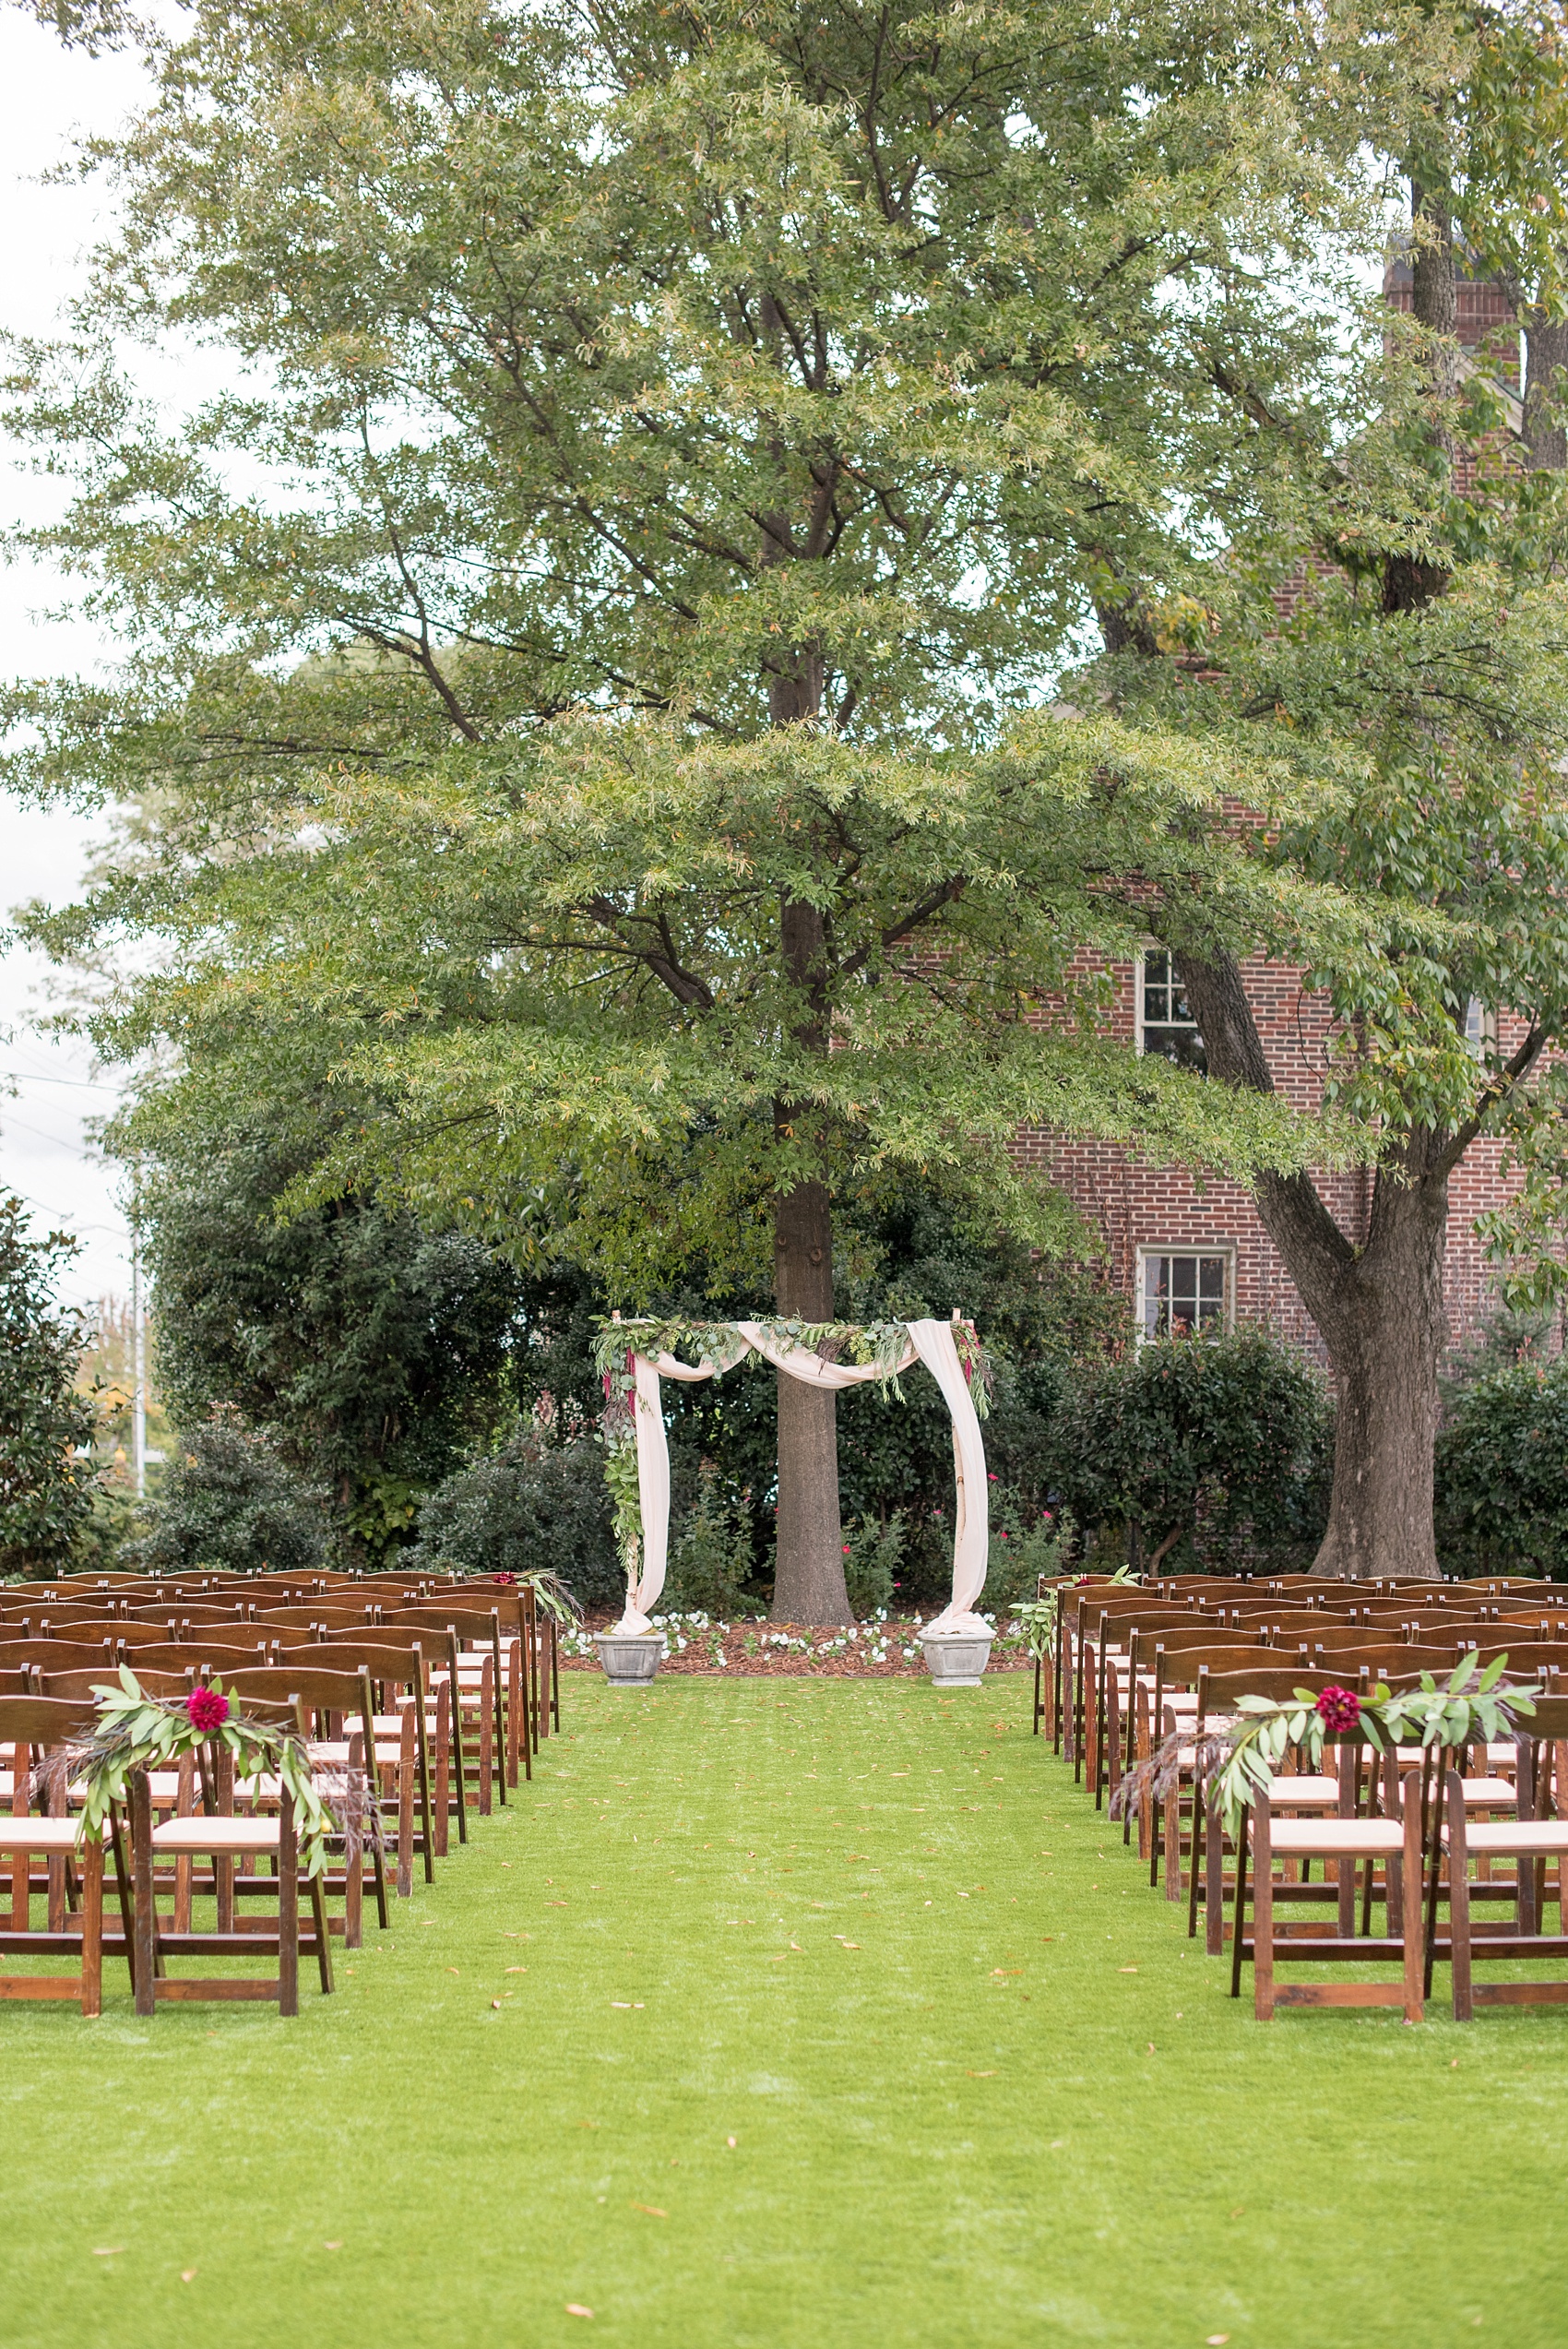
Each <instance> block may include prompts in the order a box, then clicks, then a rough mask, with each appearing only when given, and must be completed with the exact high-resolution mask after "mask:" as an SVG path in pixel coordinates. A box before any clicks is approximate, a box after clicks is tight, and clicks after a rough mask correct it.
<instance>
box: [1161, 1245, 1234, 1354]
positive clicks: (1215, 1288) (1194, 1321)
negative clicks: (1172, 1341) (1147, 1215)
mask: <svg viewBox="0 0 1568 2349" xmlns="http://www.w3.org/2000/svg"><path fill="white" fill-rule="evenodd" d="M1143 1265H1144V1335H1145V1337H1146V1338H1156V1337H1160V1338H1169V1337H1178V1338H1182V1337H1191V1336H1192V1335H1193V1333H1194V1331H1195V1330H1223V1328H1224V1327H1225V1304H1226V1298H1225V1279H1226V1259H1225V1258H1224V1257H1222V1256H1199V1255H1197V1254H1195V1253H1194V1254H1193V1255H1191V1256H1146V1257H1145V1258H1144V1259H1143Z"/></svg>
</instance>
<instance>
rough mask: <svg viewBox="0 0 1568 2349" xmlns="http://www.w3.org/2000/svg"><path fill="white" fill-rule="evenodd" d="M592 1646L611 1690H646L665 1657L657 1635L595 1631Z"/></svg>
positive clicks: (662, 1641) (661, 1636)
mask: <svg viewBox="0 0 1568 2349" xmlns="http://www.w3.org/2000/svg"><path fill="white" fill-rule="evenodd" d="M593 1643H594V1646H595V1647H596V1648H597V1649H598V1650H599V1661H600V1663H601V1664H602V1665H603V1666H604V1676H605V1678H606V1680H608V1681H609V1683H610V1686H611V1687H612V1688H646V1687H647V1685H648V1683H649V1681H650V1680H651V1679H652V1678H653V1675H654V1674H655V1673H656V1672H657V1671H658V1670H659V1663H660V1662H661V1661H662V1659H663V1655H664V1637H663V1634H662V1633H661V1632H659V1631H596V1632H595V1633H594V1635H593Z"/></svg>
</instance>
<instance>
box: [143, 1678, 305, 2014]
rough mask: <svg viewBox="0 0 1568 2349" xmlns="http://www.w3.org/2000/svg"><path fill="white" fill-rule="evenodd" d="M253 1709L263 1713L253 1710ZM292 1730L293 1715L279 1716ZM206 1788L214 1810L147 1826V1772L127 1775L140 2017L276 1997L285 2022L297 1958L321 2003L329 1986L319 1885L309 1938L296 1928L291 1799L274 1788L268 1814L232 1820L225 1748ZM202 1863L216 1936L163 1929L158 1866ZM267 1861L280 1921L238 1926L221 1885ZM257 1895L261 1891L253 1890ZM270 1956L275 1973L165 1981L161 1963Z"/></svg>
mask: <svg viewBox="0 0 1568 2349" xmlns="http://www.w3.org/2000/svg"><path fill="white" fill-rule="evenodd" d="M255 1710H260V1709H259V1708H255ZM280 1717H281V1718H286V1719H288V1720H289V1722H290V1725H291V1726H295V1725H297V1723H295V1722H294V1720H293V1718H292V1716H291V1715H282V1716H280ZM203 1777H204V1781H205V1782H206V1783H209V1784H210V1785H211V1787H212V1789H213V1792H214V1795H215V1799H216V1803H217V1808H216V1810H214V1811H203V1812H199V1813H196V1814H194V1815H191V1816H185V1817H175V1818H166V1819H165V1820H164V1821H163V1822H162V1824H161V1825H160V1826H158V1827H155V1826H154V1825H153V1822H152V1806H151V1802H150V1798H149V1794H148V1783H147V1773H146V1771H131V1772H130V1773H129V1774H128V1779H127V1787H126V1792H127V1795H128V1797H129V1805H130V1813H131V1849H132V1866H133V1869H134V1872H135V1935H136V1965H135V1970H134V1972H135V1981H136V2001H137V2013H138V2014H140V2015H151V2014H154V2013H156V2011H157V2009H158V2005H159V2002H160V2000H180V2001H184V2000H187V1999H202V2000H208V1999H217V2000H230V1999H267V2000H273V1999H276V2001H277V2003H278V2009H279V2013H280V2014H282V2015H288V2016H293V2015H297V2014H298V2013H299V2010H300V1957H301V1954H302V1952H309V1951H312V1950H314V1953H315V1959H316V1965H317V1970H318V1972H319V1974H320V1978H321V1988H322V1993H323V1995H324V1996H326V1995H328V1994H329V1993H330V1992H331V1989H332V1942H331V1934H330V1931H329V1928H328V1924H327V1903H326V1900H325V1897H324V1894H323V1890H322V1884H321V1878H319V1876H315V1877H312V1878H310V1910H311V1917H312V1925H313V1931H312V1932H311V1933H310V1934H309V1935H308V1936H307V1935H305V1934H304V1933H303V1931H302V1919H301V1914H300V1861H299V1839H298V1835H297V1832H296V1830H295V1824H294V1805H293V1798H292V1796H291V1795H290V1794H289V1792H288V1790H287V1788H286V1787H284V1786H282V1785H279V1799H278V1807H277V1810H276V1811H274V1812H270V1813H269V1812H263V1811H252V1812H250V1813H249V1814H247V1815H246V1816H244V1817H241V1816H238V1815H237V1814H236V1813H235V1810H234V1807H233V1803H234V1767H233V1757H232V1754H231V1753H230V1752H229V1750H228V1748H227V1747H225V1746H223V1745H222V1744H221V1743H220V1744H218V1745H217V1746H216V1747H215V1748H214V1749H212V1751H211V1759H210V1769H209V1772H208V1771H204V1772H203ZM186 1857H188V1858H192V1859H195V1858H197V1857H203V1858H207V1859H208V1860H209V1861H210V1862H211V1865H212V1872H213V1878H214V1881H215V1883H216V1885H217V1887H218V1891H219V1913H218V1925H217V1929H216V1930H215V1931H213V1932H210V1933H209V1932H203V1931H200V1930H193V1931H191V1932H188V1933H181V1932H177V1931H176V1932H172V1933H171V1932H166V1931H165V1930H164V1929H163V1927H162V1925H161V1921H160V1917H159V1914H158V1909H157V1903H156V1899H155V1890H154V1873H153V1872H154V1868H155V1866H156V1864H157V1862H158V1860H160V1859H166V1860H175V1861H177V1860H179V1859H181V1858H186ZM259 1859H269V1860H270V1861H271V1862H272V1864H273V1866H274V1868H275V1870H276V1878H275V1888H273V1887H269V1888H267V1889H269V1890H270V1889H275V1890H276V1895H277V1916H276V1921H275V1923H274V1922H273V1921H271V1920H268V1919H265V1918H251V1919H247V1920H246V1921H245V1923H244V1926H239V1925H238V1923H237V1920H236V1919H235V1918H234V1916H233V1914H232V1901H231V1902H230V1903H229V1904H228V1912H227V1914H226V1911H225V1903H224V1901H223V1897H222V1894H223V1885H224V1879H225V1876H226V1875H227V1877H228V1878H229V1880H230V1882H231V1884H232V1871H233V1868H234V1864H235V1862H236V1861H240V1862H249V1863H251V1864H252V1865H254V1864H255V1861H257V1860H259ZM257 1889H258V1890H259V1889H261V1887H260V1886H259V1884H258V1886H257ZM271 1950H276V1952H277V1957H278V1972H277V1973H276V1975H255V1974H226V1975H217V1976H206V1977H199V1978H193V1977H191V1976H188V1975H181V1976H171V1975H170V1974H169V1973H168V1971H167V1967H166V1963H165V1961H166V1959H167V1958H169V1957H171V1956H175V1957H197V1956H207V1957H213V1956H216V1957H246V1958H250V1957H255V1956H257V1955H262V1954H265V1953H267V1952H268V1951H271Z"/></svg>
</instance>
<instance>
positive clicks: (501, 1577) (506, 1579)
mask: <svg viewBox="0 0 1568 2349" xmlns="http://www.w3.org/2000/svg"><path fill="white" fill-rule="evenodd" d="M490 1579H491V1580H492V1581H493V1582H501V1583H505V1585H506V1587H507V1588H508V1589H510V1588H511V1586H512V1584H513V1583H515V1582H516V1580H517V1576H516V1575H515V1574H493V1575H492V1576H491V1578H490Z"/></svg>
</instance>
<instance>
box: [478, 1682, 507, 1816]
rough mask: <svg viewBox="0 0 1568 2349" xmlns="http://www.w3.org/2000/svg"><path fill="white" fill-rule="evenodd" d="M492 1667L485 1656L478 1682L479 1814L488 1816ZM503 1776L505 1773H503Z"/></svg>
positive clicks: (491, 1769) (492, 1766) (492, 1772)
mask: <svg viewBox="0 0 1568 2349" xmlns="http://www.w3.org/2000/svg"><path fill="white" fill-rule="evenodd" d="M494 1700H495V1699H494V1686H493V1666H492V1663H491V1659H490V1658H489V1657H488V1656H486V1658H485V1660H484V1668H483V1671H482V1673H481V1678H480V1684H479V1815H480V1817H481V1818H489V1817H490V1806H491V1802H492V1799H493V1785H494V1777H495V1764H494V1753H493V1738H494V1727H495V1725H494V1721H493V1707H494ZM503 1777H505V1773H503Z"/></svg>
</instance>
